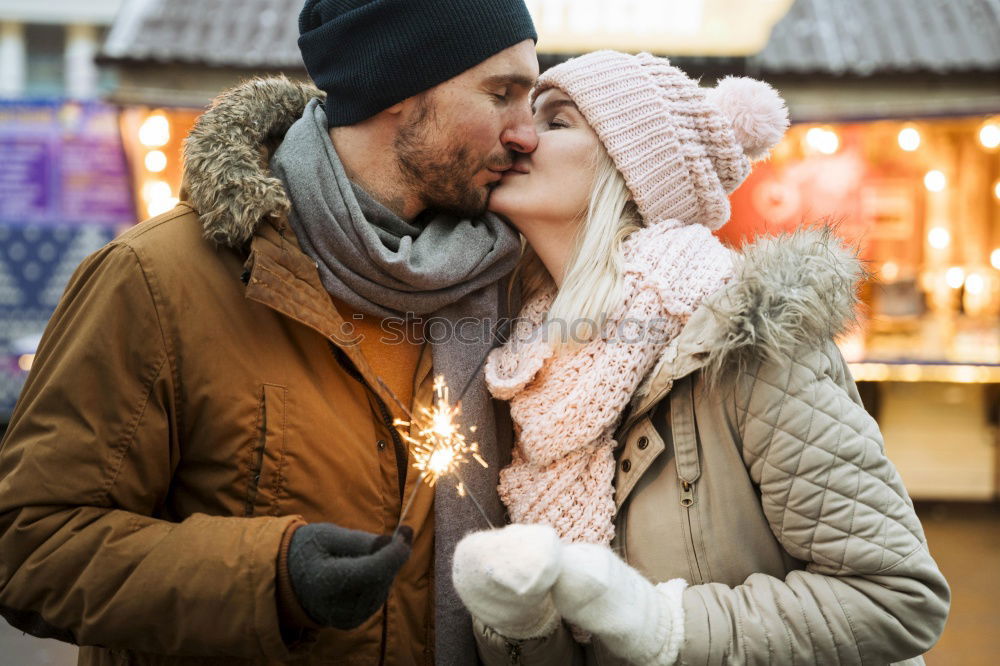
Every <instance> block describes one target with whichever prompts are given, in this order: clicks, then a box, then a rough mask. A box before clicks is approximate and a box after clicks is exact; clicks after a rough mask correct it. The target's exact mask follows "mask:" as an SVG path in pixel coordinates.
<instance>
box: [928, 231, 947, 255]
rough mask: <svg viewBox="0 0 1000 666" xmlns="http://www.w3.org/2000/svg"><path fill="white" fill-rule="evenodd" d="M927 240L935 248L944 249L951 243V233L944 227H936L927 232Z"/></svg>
mask: <svg viewBox="0 0 1000 666" xmlns="http://www.w3.org/2000/svg"><path fill="white" fill-rule="evenodd" d="M927 242H928V243H930V245H931V247H932V248H934V249H935V250H943V249H945V248H946V247H948V246H949V245H950V244H951V233H950V232H949V231H948V230H947V229H945V228H944V227H934V228H933V229H931V230H930V232H929V233H928V234H927Z"/></svg>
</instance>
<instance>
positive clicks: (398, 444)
mask: <svg viewBox="0 0 1000 666" xmlns="http://www.w3.org/2000/svg"><path fill="white" fill-rule="evenodd" d="M326 342H327V344H328V345H330V351H331V352H332V353H333V357H334V358H335V359H337V363H338V364H339V365H340V367H342V368H343V369H344V371H345V372H347V374H349V375H350V376H351V377H352V378H353V379H354V380H355V381H357V382H358V383H359V384H361V385H362V386H364V387H365V388H366V389H368V391H370V392H371V394H372V395H373V396H375V402H376V404H378V409H379V412H380V414H381V416H382V422H383V423H385V427H386V429H387V430H388V431H389V435H390V436H391V437H392V444H393V447H394V449H395V453H396V471H397V473H398V474H399V501H400V502H402V501H403V495H404V489H405V486H406V463H407V460H406V457H407V453H406V446H405V445H404V444H403V439H402V438H401V437H400V436H399V433H398V432H397V431H396V427H395V426H394V425H392V416H391V414H390V413H389V408H388V407H386V405H385V403H384V402H382V398H381V397H379V394H378V393H376V392H375V391H374V390H372V387H371V386H370V385H369V384H368V382H367V381H365V378H364V377H363V376H362V375H361V373H360V372H359V371H358V369H357V368H356V367H355V366H354V363H352V362H351V359H349V358H347V355H346V354H345V353H344V350H342V349H341V348H340V347H338V346H337V345H335V344H334V343H333V342H331V341H330V340H327V341H326ZM388 648H389V602H388V600H387V601H386V602H385V605H383V606H382V645H381V647H380V650H379V659H378V663H379V664H380V666H381V665H382V664H385V658H386V651H387V650H388Z"/></svg>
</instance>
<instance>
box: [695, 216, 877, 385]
mask: <svg viewBox="0 0 1000 666" xmlns="http://www.w3.org/2000/svg"><path fill="white" fill-rule="evenodd" d="M835 231H836V230H835V228H833V227H830V226H824V227H818V228H804V229H800V230H798V231H795V232H793V233H790V234H784V235H780V236H771V237H764V238H761V239H759V240H757V241H755V242H754V243H752V244H750V245H748V246H746V248H745V249H744V250H743V251H742V252H741V253H739V254H738V255H737V259H736V264H735V273H734V278H733V280H732V282H731V283H730V284H729V285H728V286H727V287H726V288H724V289H723V290H722V291H721V292H720V293H719V294H718V298H713V299H710V301H709V302H708V303H707V304H706V305H707V308H708V310H709V311H710V312H711V314H712V315H713V316H712V318H713V320H714V326H713V327H712V328H713V329H714V335H713V336H712V341H711V342H710V343H709V348H708V358H707V363H706V369H707V371H708V373H709V376H710V377H712V376H717V375H718V373H719V372H721V371H722V369H723V368H724V367H728V366H730V364H735V365H736V366H737V367H738V368H744V367H746V365H747V364H748V363H749V362H750V361H752V360H753V359H755V358H761V357H763V358H771V359H776V358H779V357H781V356H782V355H787V354H789V353H791V352H792V351H793V350H794V349H796V348H798V347H801V346H803V345H813V346H821V345H823V344H824V343H825V342H826V341H828V340H831V339H833V338H836V337H838V336H839V335H841V334H843V333H845V332H847V331H848V330H850V329H851V328H853V327H854V326H855V325H856V324H857V309H858V306H859V299H858V287H859V286H860V284H861V282H862V281H863V280H865V279H867V278H868V277H869V275H868V273H867V271H866V270H865V269H864V267H863V266H862V263H861V261H860V259H859V258H858V253H857V250H856V248H849V247H847V246H846V245H845V244H844V242H843V241H842V240H841V239H840V238H839V237H837V235H836V233H835Z"/></svg>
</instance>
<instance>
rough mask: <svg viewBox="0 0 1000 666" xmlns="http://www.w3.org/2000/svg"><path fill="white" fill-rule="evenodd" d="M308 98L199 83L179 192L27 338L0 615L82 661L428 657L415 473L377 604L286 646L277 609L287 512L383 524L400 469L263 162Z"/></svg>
mask: <svg viewBox="0 0 1000 666" xmlns="http://www.w3.org/2000/svg"><path fill="white" fill-rule="evenodd" d="M316 94H318V91H316V90H315V89H312V88H309V87H307V86H300V85H297V84H292V83H290V82H288V81H286V80H283V79H281V80H274V79H272V80H267V81H262V80H257V81H251V82H248V83H246V84H243V85H242V86H240V87H239V88H237V89H236V90H234V91H231V92H230V93H228V94H227V95H226V96H225V97H223V98H220V101H219V103H217V104H216V105H215V106H214V107H213V108H212V109H211V110H209V111H208V112H207V113H206V114H205V115H203V116H202V118H201V119H200V120H199V125H198V128H197V129H196V131H195V133H194V134H193V136H194V137H195V139H194V143H193V144H192V143H189V144H188V146H187V155H186V156H187V163H186V168H187V171H186V175H185V186H186V188H187V198H188V201H189V203H182V204H181V205H179V206H178V207H177V208H175V209H174V210H173V211H171V212H169V213H166V214H164V215H161V216H159V217H157V218H155V219H153V220H149V221H146V222H144V223H142V224H139V225H138V226H136V227H134V228H133V229H131V230H129V231H128V232H126V233H125V234H123V235H122V236H120V237H119V238H117V239H115V240H114V241H113V242H112V243H110V244H109V245H108V246H106V247H105V248H103V249H101V250H100V251H99V252H97V253H96V254H94V255H93V256H91V257H89V258H87V259H86V260H85V261H84V262H83V264H82V265H81V266H80V268H79V269H78V270H77V271H76V273H75V275H74V276H73V278H72V280H71V281H70V284H69V287H68V288H67V291H66V294H65V295H64V297H63V299H62V301H61V303H60V305H59V307H58V309H57V310H56V312H55V314H54V316H53V317H52V319H51V321H50V323H49V326H48V328H47V330H46V333H45V335H44V337H43V339H42V341H41V345H40V347H39V350H38V354H37V359H36V364H35V367H34V368H33V369H32V371H31V374H30V376H29V378H28V382H27V384H26V386H25V389H24V392H23V393H22V395H21V397H20V400H19V401H18V405H17V409H16V411H15V414H14V416H13V420H12V422H11V424H10V429H9V431H8V432H7V435H6V437H5V439H4V441H3V444H2V449H0V614H2V615H3V617H4V618H6V619H7V621H9V622H10V623H11V624H12V625H14V626H15V627H17V628H20V629H22V630H24V631H28V632H30V633H32V634H35V635H39V636H48V637H55V638H59V639H61V640H65V641H69V642H73V643H78V644H79V645H81V646H83V647H81V651H80V655H81V657H80V663H81V664H85V665H88V666H96V665H98V664H100V665H102V666H112V665H116V666H117V665H122V664H130V665H152V664H157V665H168V664H169V665H174V666H182V665H189V664H216V665H225V664H232V665H236V664H251V663H252V664H279V663H287V662H289V661H292V660H293V658H294V661H293V662H292V663H295V664H297V665H300V666H309V665H311V664H331V663H336V664H344V665H357V666H371V665H373V664H386V665H393V666H397V665H398V666H411V665H416V664H421V665H422V664H431V663H433V654H432V646H433V633H432V632H433V607H432V604H433V587H434V584H435V581H434V576H433V575H432V570H433V567H432V560H433V558H434V550H433V549H434V526H433V524H432V521H433V514H432V513H431V512H430V507H431V503H432V498H433V493H432V492H429V491H428V490H427V488H426V486H424V487H422V490H423V493H422V494H420V495H418V501H417V502H415V503H414V506H413V508H411V510H410V514H409V516H410V518H411V519H412V520H411V521H408V522H411V524H412V523H414V522H415V523H416V524H413V527H414V529H415V532H416V538H415V542H414V549H413V553H412V555H411V557H410V559H409V561H408V562H407V563H406V564H405V565H404V567H403V568H402V570H401V571H400V573H399V574H398V576H397V578H396V580H395V583H394V585H393V588H392V591H391V594H390V597H389V600H388V602H387V604H386V605H385V607H384V608H383V609H382V610H381V611H380V612H378V613H376V614H375V615H374V616H373V617H371V618H370V619H369V620H367V621H366V622H364V623H363V624H362V625H361V626H360V627H358V628H357V629H354V630H350V631H340V630H337V629H327V630H320V631H318V632H316V635H315V636H310V635H308V634H307V635H306V636H305V637H304V639H303V640H291V641H290V642H289V641H286V638H288V637H287V636H283V635H282V632H281V626H280V625H279V615H278V608H277V599H276V595H277V591H278V584H277V582H276V578H277V574H278V568H277V560H278V554H279V547H280V545H281V543H282V538H283V535H284V534H285V533H286V530H287V529H288V528H289V526H291V525H293V524H294V523H296V522H299V521H302V520H303V519H304V520H305V521H307V522H315V521H329V522H333V523H336V524H339V525H342V526H345V527H349V528H353V529H359V530H366V531H369V532H373V533H377V534H385V533H388V532H391V531H392V530H393V529H394V528H395V526H396V522H397V520H398V517H399V513H400V509H401V505H402V498H403V497H404V496H405V497H409V496H410V493H411V492H412V490H413V488H414V484H415V483H416V481H417V476H418V475H417V474H413V473H407V470H408V468H409V462H411V461H408V459H407V451H406V447H405V446H404V445H403V443H402V441H401V440H400V439H399V438H398V433H396V431H395V429H394V428H393V427H392V425H391V420H392V419H391V415H390V414H389V412H388V410H387V409H386V406H387V405H390V404H392V398H391V397H390V396H389V395H388V394H387V393H386V391H385V390H384V389H383V388H382V387H381V386H380V385H379V383H378V382H377V380H376V379H375V377H374V373H373V372H372V370H371V368H370V367H369V364H368V363H367V361H366V359H365V358H364V356H363V355H362V354H361V352H360V351H359V349H358V346H357V345H351V344H347V343H346V342H345V341H346V340H347V338H346V337H345V335H344V332H345V331H346V329H345V327H344V324H345V322H344V321H343V319H342V318H341V316H340V314H338V312H337V310H336V309H335V307H334V305H333V304H332V302H331V299H330V297H329V295H328V294H327V292H326V291H325V289H324V288H323V286H322V284H321V282H320V278H319V274H318V272H317V270H316V266H315V264H314V263H313V261H312V260H311V259H310V258H309V257H307V256H306V255H305V254H303V253H302V252H301V251H300V249H299V247H298V244H297V241H296V239H295V235H294V233H293V232H292V230H291V229H290V227H289V226H288V224H287V220H286V217H285V215H284V211H285V210H286V209H287V198H285V196H284V191H283V189H282V188H281V184H280V181H277V180H275V179H273V178H269V176H268V173H267V157H268V155H269V154H270V151H272V150H273V149H274V148H275V147H276V146H277V144H278V142H280V139H281V137H282V136H283V135H284V132H285V131H286V130H287V128H288V126H289V125H290V124H291V123H292V122H294V121H295V120H296V119H298V118H299V116H300V115H301V113H302V109H303V108H304V106H305V104H306V102H307V101H308V99H310V98H311V97H312V96H315V95H316ZM206 235H207V236H208V237H209V238H211V240H213V241H215V242H214V243H213V242H211V241H210V240H206ZM501 292H502V286H501V285H498V295H499V294H500V293H501ZM331 343H332V344H331ZM430 374H431V373H430V372H429V371H428V372H426V373H425V376H427V377H429V376H430ZM418 375H419V372H418ZM415 380H416V383H418V384H419V383H420V377H419V376H418V377H416V378H415ZM424 383H425V384H429V382H424ZM481 444H483V445H484V447H488V448H489V449H490V452H488V453H486V454H485V455H487V456H491V455H493V452H492V450H493V447H492V445H490V443H485V442H481ZM509 446H510V444H509V441H508V442H505V443H504V449H505V450H507V449H509ZM404 475H405V488H401V487H400V485H401V483H400V482H401V479H402V478H404ZM420 498H424V499H420ZM421 516H423V517H424V519H425V520H426V522H421V521H419V520H417V518H419V517H421ZM452 629H455V630H456V631H465V632H466V634H467V636H468V641H469V642H471V641H472V636H471V627H468V628H466V627H455V628H452ZM0 662H3V657H2V655H0Z"/></svg>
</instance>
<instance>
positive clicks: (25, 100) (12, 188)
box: [0, 0, 135, 425]
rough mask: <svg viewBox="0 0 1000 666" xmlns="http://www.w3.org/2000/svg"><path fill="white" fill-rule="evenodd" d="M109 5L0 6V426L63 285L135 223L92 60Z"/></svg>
mask: <svg viewBox="0 0 1000 666" xmlns="http://www.w3.org/2000/svg"><path fill="white" fill-rule="evenodd" d="M120 4H121V2H120V0H93V1H92V2H86V3H81V2H78V1H76V0H49V1H48V2H44V3H39V2H33V1H31V0H6V1H4V2H0V425H2V423H3V422H4V420H5V419H6V417H7V416H8V415H9V413H10V411H11V410H12V408H13V405H14V402H15V400H16V399H17V396H18V394H19V392H20V390H21V386H22V384H23V382H24V378H25V376H26V374H27V369H28V368H30V367H31V363H32V360H33V355H34V351H35V347H36V346H37V343H38V339H39V337H40V335H41V332H42V330H43V329H44V327H45V324H46V322H47V321H48V319H49V317H50V316H51V314H52V310H53V309H54V307H55V305H56V303H57V302H58V300H59V297H60V296H61V295H62V291H63V288H64V287H65V285H66V282H67V280H68V279H69V276H70V275H71V274H72V272H73V271H74V270H75V269H76V267H77V265H78V264H79V263H80V262H81V261H82V260H83V259H84V257H86V256H87V255H88V254H90V253H91V252H93V251H94V250H96V249H98V248H100V247H101V246H102V245H104V244H105V243H107V242H108V240H110V239H111V238H112V237H113V236H114V235H115V233H116V232H117V231H118V230H119V229H122V228H125V227H127V226H129V225H131V224H132V223H134V221H135V212H134V209H133V196H132V184H131V181H130V178H129V173H128V168H127V166H126V162H125V155H124V153H123V151H122V142H121V138H120V131H119V129H118V109H117V107H115V106H112V105H108V104H105V103H103V102H101V101H99V99H100V96H101V95H102V93H103V92H105V91H107V90H109V89H110V88H111V87H113V83H114V82H113V80H112V79H111V78H110V76H111V72H103V73H102V72H100V71H99V70H98V68H97V65H96V63H95V62H94V56H95V54H96V53H97V51H98V49H99V48H100V44H101V41H102V40H103V38H104V34H105V32H106V29H107V27H108V26H109V25H110V24H111V22H112V20H113V19H114V17H115V14H116V12H117V10H118V7H119V5H120Z"/></svg>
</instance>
